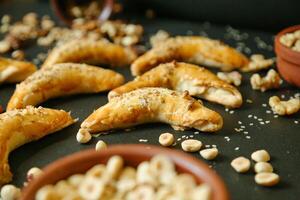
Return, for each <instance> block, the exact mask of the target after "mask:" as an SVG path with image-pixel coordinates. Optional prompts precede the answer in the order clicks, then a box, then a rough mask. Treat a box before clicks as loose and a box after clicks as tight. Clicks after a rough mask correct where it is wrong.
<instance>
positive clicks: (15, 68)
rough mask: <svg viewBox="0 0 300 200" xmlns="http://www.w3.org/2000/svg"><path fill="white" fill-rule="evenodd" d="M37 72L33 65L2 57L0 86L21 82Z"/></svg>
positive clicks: (0, 59)
mask: <svg viewBox="0 0 300 200" xmlns="http://www.w3.org/2000/svg"><path fill="white" fill-rule="evenodd" d="M36 70H37V68H36V66H35V65H34V64H32V63H29V62H25V61H17V60H12V59H8V58H3V57H0V84H2V83H18V82H21V81H23V80H24V79H26V78H27V77H28V76H29V75H31V74H32V73H33V72H35V71H36Z"/></svg>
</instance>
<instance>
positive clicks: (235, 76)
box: [217, 71, 242, 86]
mask: <svg viewBox="0 0 300 200" xmlns="http://www.w3.org/2000/svg"><path fill="white" fill-rule="evenodd" d="M217 76H218V77H219V78H220V79H222V80H223V81H225V82H227V83H229V84H232V83H233V84H234V85H235V86H240V85H241V83H242V75H241V74H240V73H239V72H237V71H233V72H229V73H226V72H218V73H217Z"/></svg>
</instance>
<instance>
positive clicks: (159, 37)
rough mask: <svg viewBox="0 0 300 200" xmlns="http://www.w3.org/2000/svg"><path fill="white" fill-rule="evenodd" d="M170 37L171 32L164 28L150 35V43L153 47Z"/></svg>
mask: <svg viewBox="0 0 300 200" xmlns="http://www.w3.org/2000/svg"><path fill="white" fill-rule="evenodd" d="M169 37H170V35H169V33H168V32H166V31H164V30H159V31H157V33H156V34H155V35H152V36H151V37H150V44H151V46H152V47H154V46H157V45H159V44H160V43H162V42H164V41H165V40H166V39H168V38H169Z"/></svg>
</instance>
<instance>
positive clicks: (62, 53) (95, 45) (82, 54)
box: [42, 39, 136, 68]
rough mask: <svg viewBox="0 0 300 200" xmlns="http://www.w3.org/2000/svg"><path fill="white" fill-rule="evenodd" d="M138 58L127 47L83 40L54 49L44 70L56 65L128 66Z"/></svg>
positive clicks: (44, 65)
mask: <svg viewBox="0 0 300 200" xmlns="http://www.w3.org/2000/svg"><path fill="white" fill-rule="evenodd" d="M135 58H136V53H135V52H134V51H133V50H132V49H131V48H127V47H123V46H121V45H117V44H113V43H110V42H108V41H102V40H98V41H95V40H91V39H81V40H73V41H70V42H67V43H66V44H63V45H61V46H58V47H56V48H54V49H53V50H52V51H51V52H50V54H49V55H48V57H47V59H46V60H45V62H44V64H43V66H42V68H44V67H51V66H52V65H53V64H56V63H68V62H72V63H86V64H107V65H110V66H114V67H116V66H118V67H122V66H127V65H129V64H131V63H132V62H133V60H134V59H135Z"/></svg>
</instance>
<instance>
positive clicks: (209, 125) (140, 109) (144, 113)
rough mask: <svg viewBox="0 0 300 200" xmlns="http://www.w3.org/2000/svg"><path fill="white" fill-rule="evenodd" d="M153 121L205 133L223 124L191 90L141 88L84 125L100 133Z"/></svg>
mask: <svg viewBox="0 0 300 200" xmlns="http://www.w3.org/2000/svg"><path fill="white" fill-rule="evenodd" d="M151 122H163V123H168V124H170V125H172V126H176V127H181V128H182V129H188V128H195V129H198V130H200V131H205V132H214V131H217V130H219V129H221V128H222V126H223V119H222V117H221V116H220V115H219V114H218V113H217V112H215V111H212V110H210V109H208V108H206V107H205V106H203V105H202V103H201V102H199V101H197V100H196V99H194V98H192V97H191V96H189V95H188V92H176V91H173V90H169V89H166V88H142V89H137V90H134V91H131V92H128V93H124V94H122V95H120V96H117V97H115V98H112V99H111V100H110V101H109V102H108V103H107V104H106V105H104V106H102V107H100V108H98V109H97V110H96V111H94V113H92V114H91V115H90V116H89V117H88V118H87V119H85V120H84V122H83V123H82V124H81V128H82V129H85V130H87V131H89V132H90V133H97V132H103V131H110V130H112V129H121V128H126V127H131V126H134V125H138V124H143V123H151Z"/></svg>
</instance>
